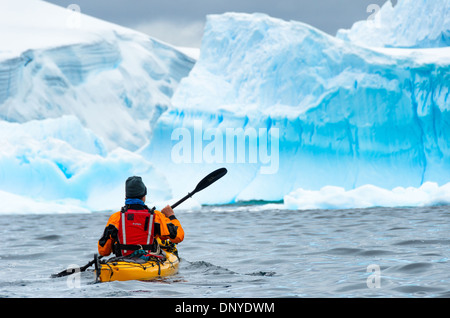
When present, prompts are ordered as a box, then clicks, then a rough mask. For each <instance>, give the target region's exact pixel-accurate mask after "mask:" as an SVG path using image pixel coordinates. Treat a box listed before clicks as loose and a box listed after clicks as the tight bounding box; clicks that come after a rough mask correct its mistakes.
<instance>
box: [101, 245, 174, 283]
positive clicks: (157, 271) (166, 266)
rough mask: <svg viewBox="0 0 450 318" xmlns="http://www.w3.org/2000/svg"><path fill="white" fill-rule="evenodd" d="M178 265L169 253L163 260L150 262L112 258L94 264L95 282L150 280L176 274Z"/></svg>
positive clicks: (166, 253)
mask: <svg viewBox="0 0 450 318" xmlns="http://www.w3.org/2000/svg"><path fill="white" fill-rule="evenodd" d="M179 263H180V260H179V258H178V256H176V255H175V254H173V253H170V252H165V258H164V259H156V258H155V259H154V260H150V261H143V260H140V259H133V260H128V259H123V260H121V259H118V258H113V259H111V260H107V261H106V262H99V261H97V262H96V266H95V277H96V281H97V282H111V281H116V280H118V281H125V280H152V279H155V278H160V277H166V276H170V275H174V274H176V273H177V272H178V265H179Z"/></svg>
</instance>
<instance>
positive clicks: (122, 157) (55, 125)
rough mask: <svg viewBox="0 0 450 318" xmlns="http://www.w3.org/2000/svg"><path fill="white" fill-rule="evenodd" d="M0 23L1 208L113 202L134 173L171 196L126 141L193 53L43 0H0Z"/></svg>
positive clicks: (139, 134)
mask: <svg viewBox="0 0 450 318" xmlns="http://www.w3.org/2000/svg"><path fill="white" fill-rule="evenodd" d="M74 14H75V15H74ZM73 19H76V21H77V23H74V20H73ZM0 30H1V31H0V131H1V135H0V136H1V137H0V145H1V146H0V199H1V200H2V202H7V204H8V207H7V208H5V209H2V212H5V211H6V210H7V212H8V213H10V212H14V211H16V212H17V213H19V212H23V211H24V210H25V211H31V210H33V209H34V212H40V213H43V212H48V213H53V212H59V211H66V212H67V211H87V210H108V209H117V208H118V207H120V206H121V205H122V204H123V196H124V192H123V191H124V189H123V185H124V180H125V179H126V178H127V177H128V176H130V175H134V174H139V175H142V176H143V178H146V179H147V180H148V188H149V190H150V189H152V195H153V197H152V199H153V200H165V199H167V198H168V197H170V195H171V191H170V188H169V187H168V185H167V183H166V180H165V177H164V176H163V175H162V174H161V173H159V172H157V171H156V170H155V168H154V167H153V166H152V164H151V163H150V162H149V161H148V160H146V159H145V158H143V157H141V156H140V155H138V154H137V153H135V151H136V150H137V149H139V148H140V147H141V146H142V145H145V144H146V143H147V142H148V139H149V136H150V135H151V130H152V126H153V123H154V122H155V121H156V120H157V118H158V116H160V114H161V113H163V112H164V111H165V110H166V109H167V108H168V107H169V105H170V103H171V101H170V99H171V97H172V94H173V92H174V90H175V89H176V87H177V85H178V83H179V81H180V79H181V78H182V77H184V76H186V75H187V74H188V73H189V71H190V70H191V68H192V66H193V65H194V63H195V60H194V59H192V58H190V57H188V56H187V55H185V54H183V53H182V52H181V51H179V50H177V49H176V48H174V47H172V46H171V45H169V44H166V43H163V42H161V41H158V40H156V39H153V38H151V37H149V36H146V35H144V34H142V33H139V32H136V31H133V30H130V29H127V28H123V27H121V26H118V25H114V24H111V23H108V22H105V21H101V20H98V19H95V18H93V17H89V16H87V15H84V14H81V13H79V12H78V13H77V12H74V11H73V10H71V9H70V8H62V7H59V6H56V5H53V4H50V3H47V2H44V1H35V0H19V1H12V0H8V1H2V2H1V3H0ZM25 202H27V203H26V204H25ZM55 209H56V210H57V211H55Z"/></svg>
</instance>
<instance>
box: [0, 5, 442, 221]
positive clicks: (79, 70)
mask: <svg viewBox="0 0 450 318" xmlns="http://www.w3.org/2000/svg"><path fill="white" fill-rule="evenodd" d="M405 3H406V4H405ZM447 4H448V1H436V2H433V3H427V4H426V5H425V1H417V2H414V3H412V2H411V1H406V0H404V2H401V1H399V3H398V4H397V6H395V7H392V6H390V5H388V4H386V5H385V6H383V8H382V9H381V10H380V12H379V17H378V19H382V18H383V17H387V16H388V15H389V16H390V17H392V16H394V15H395V16H396V21H397V22H398V23H396V26H397V28H399V27H404V28H405V29H406V28H407V26H408V25H409V24H411V25H415V24H414V23H416V22H417V20H418V19H414V18H413V17H411V15H413V14H418V12H424V10H426V12H427V13H429V15H430V16H428V17H427V19H426V20H423V21H425V22H426V21H442V23H439V24H438V25H439V26H438V27H435V25H434V24H427V23H425V22H424V23H422V24H420V25H421V27H423V26H425V29H421V32H420V33H418V32H415V34H413V35H416V37H413V36H412V35H410V34H406V33H402V32H399V31H396V30H399V29H395V28H393V29H392V30H391V33H389V34H390V35H389V42H386V41H385V40H383V39H382V38H381V36H382V35H387V34H388V33H387V31H386V32H381V33H379V34H378V33H376V32H375V31H373V33H372V34H373V35H374V36H377V37H378V38H379V41H378V40H377V41H375V39H374V41H373V43H376V46H370V45H368V44H370V43H366V44H364V43H360V42H361V41H359V39H360V38H361V36H360V35H361V34H362V33H361V32H363V31H361V30H362V29H361V28H363V26H362V25H363V24H358V23H356V24H355V25H354V26H353V27H352V29H350V30H347V31H343V30H341V31H339V33H338V35H337V36H336V37H333V36H330V35H328V34H326V33H324V32H321V31H320V30H317V29H315V28H313V27H311V26H309V25H307V24H304V23H301V22H296V21H283V20H280V19H275V18H271V17H269V16H267V15H265V14H259V13H257V14H241V13H226V14H222V15H209V16H208V17H207V23H206V26H205V31H204V37H203V40H202V46H201V49H200V54H199V56H198V60H195V59H193V58H191V57H189V56H188V55H186V54H184V53H183V52H182V51H180V50H179V49H177V48H175V47H173V46H171V45H169V44H167V43H163V42H161V41H158V40H156V39H153V38H150V37H148V36H146V35H144V34H142V33H139V32H136V31H133V30H130V29H127V28H123V27H120V26H117V25H114V24H111V23H108V22H105V21H101V20H98V19H95V18H92V17H89V16H87V15H84V14H80V13H77V12H74V11H72V10H70V9H67V8H61V7H58V6H55V5H52V4H49V3H46V2H44V1H33V0H14V1H12V0H8V1H2V2H1V3H0V30H1V32H0V136H1V137H0V200H2V202H5V204H6V205H7V208H4V209H2V210H1V213H44V212H47V213H56V212H61V213H67V212H82V213H85V212H89V211H98V210H111V209H118V207H120V206H121V205H122V204H123V196H124V188H123V187H124V180H125V179H126V178H127V177H128V176H130V175H141V176H142V177H143V179H144V182H145V183H146V185H147V188H148V193H149V201H151V202H152V203H153V204H155V202H156V203H157V204H166V203H168V202H170V201H171V200H174V198H175V199H178V198H180V197H182V196H184V195H186V193H187V192H188V191H189V190H192V189H193V188H194V187H195V185H196V184H197V182H198V181H199V180H200V179H201V178H202V177H204V176H205V175H206V174H208V173H209V172H211V171H212V170H214V169H216V168H219V167H226V168H227V169H228V174H227V176H226V177H225V178H223V179H221V181H220V183H216V184H214V185H212V186H211V187H210V188H208V191H202V192H201V193H198V194H196V196H195V200H191V201H189V202H190V203H188V204H187V205H186V206H187V207H188V208H192V209H196V208H198V207H199V204H228V203H235V202H240V201H254V200H262V201H265V202H266V201H272V204H274V205H271V206H276V207H277V208H286V209H304V208H351V207H369V206H377V205H383V206H384V205H387V206H389V205H393V206H395V205H402V206H404V205H414V206H420V205H435V204H448V202H449V200H448V195H449V191H448V184H449V181H450V142H449V141H450V115H449V114H450V98H449V97H450V96H449V95H450V90H449V85H450V47H449V46H448V44H446V43H447V42H446V41H447V40H446V39H447V38H448V37H447V34H448V33H447V31H448V27H447V26H448V24H447V21H448V16H449V10H447V9H445V10H442V8H448V6H447ZM438 7H439V8H441V9H440V10H438ZM424 19H425V18H424ZM380 21H382V22H383V21H384V20H383V19H382V20H380ZM383 23H384V22H383ZM383 23H381V25H385V24H383ZM385 27H387V26H386V25H385ZM30 30H33V32H30ZM405 39H407V40H408V41H406V42H405V41H404V40H405ZM405 43H406V44H405ZM405 47H407V48H405ZM183 51H185V52H188V51H189V50H187V49H183ZM159 207H160V206H159Z"/></svg>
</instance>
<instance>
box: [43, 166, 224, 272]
mask: <svg viewBox="0 0 450 318" xmlns="http://www.w3.org/2000/svg"><path fill="white" fill-rule="evenodd" d="M227 172H228V171H227V169H225V168H220V169H217V170H215V171H213V172H211V173H210V174H208V175H207V176H206V177H204V178H203V179H202V180H201V181H200V182H199V183H198V184H197V186H196V187H195V189H194V191H192V192H189V193H188V194H187V195H186V196H185V197H184V198H182V199H181V200H179V201H178V202H176V203H175V204H173V205H172V206H171V208H172V209H175V208H176V207H177V206H179V205H180V204H181V203H183V202H184V201H186V200H187V199H189V198H191V197H192V196H193V195H194V194H196V193H197V192H200V191H202V190H203V189H205V188H207V187H209V186H210V185H211V184H213V183H214V182H216V181H217V180H219V179H220V178H222V177H223V176H224V175H226V174H227ZM101 258H102V256H99V257H98V258H97V257H94V259H93V260H92V261H90V262H89V263H87V264H86V265H84V266H83V267H80V271H79V272H84V271H86V269H88V268H89V267H90V266H92V265H93V264H94V263H95V262H96V261H97V259H101ZM75 272H77V271H74V270H68V269H65V270H63V271H62V272H59V273H58V274H52V276H51V277H52V278H56V277H64V276H68V275H71V274H74V273H75Z"/></svg>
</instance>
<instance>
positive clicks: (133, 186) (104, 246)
mask: <svg viewBox="0 0 450 318" xmlns="http://www.w3.org/2000/svg"><path fill="white" fill-rule="evenodd" d="M125 197H126V198H125V206H124V207H123V208H122V209H121V211H118V212H116V213H114V214H112V215H111V216H110V218H109V220H108V223H107V224H106V227H105V230H104V232H103V235H102V237H101V238H100V240H99V241H98V252H99V254H100V255H103V256H108V255H110V254H111V253H114V254H115V255H116V256H127V255H131V254H133V253H136V251H139V250H144V251H145V252H146V253H154V252H156V251H157V250H158V243H157V240H156V238H160V239H161V240H162V241H165V240H170V241H171V242H172V243H175V244H177V243H180V242H182V241H183V239H184V231H183V228H182V227H181V224H180V221H179V220H178V219H177V218H176V217H175V214H174V212H173V210H172V208H171V207H170V206H169V205H168V206H166V207H165V208H163V209H162V210H161V211H157V210H155V208H153V209H149V208H148V207H147V205H145V201H146V197H147V187H146V186H145V184H144V183H143V181H142V178H141V177H138V176H133V177H129V178H128V179H127V180H126V182H125Z"/></svg>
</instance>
